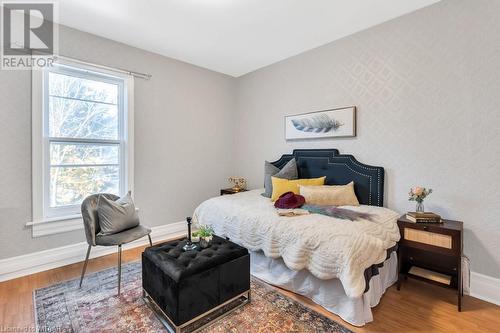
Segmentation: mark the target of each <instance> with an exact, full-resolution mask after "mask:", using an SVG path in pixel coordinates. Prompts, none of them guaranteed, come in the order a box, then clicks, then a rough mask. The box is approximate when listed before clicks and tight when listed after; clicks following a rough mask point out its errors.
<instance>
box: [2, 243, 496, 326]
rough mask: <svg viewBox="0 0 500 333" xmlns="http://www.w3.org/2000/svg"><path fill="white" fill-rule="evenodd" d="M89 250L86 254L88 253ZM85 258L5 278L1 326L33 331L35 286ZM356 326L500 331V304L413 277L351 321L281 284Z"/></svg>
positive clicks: (100, 265) (75, 269) (96, 263)
mask: <svg viewBox="0 0 500 333" xmlns="http://www.w3.org/2000/svg"><path fill="white" fill-rule="evenodd" d="M143 249H144V248H143V247H139V248H135V249H131V250H127V251H124V252H123V256H122V257H123V262H129V261H134V260H138V259H139V258H140V254H141V252H142V251H143ZM82 255H84V254H82ZM116 262H117V256H116V254H114V255H108V256H104V257H100V258H96V259H92V260H90V261H89V265H88V268H87V274H88V273H91V272H95V271H99V270H103V269H105V268H108V267H111V266H114V265H116ZM81 268H82V263H77V264H73V265H68V266H65V267H61V268H56V269H52V270H49V271H45V272H41V273H37V274H33V275H29V276H25V277H21V278H18V279H14V280H10V281H6V282H1V283H0V332H14V331H15V332H33V331H34V330H33V327H34V313H33V296H32V292H33V290H34V289H37V288H41V287H44V286H48V285H51V284H54V283H56V282H60V281H64V280H68V279H73V278H75V277H78V276H79V275H80V272H81ZM280 291H282V292H283V293H284V294H286V295H288V296H290V297H292V298H294V299H296V300H298V301H299V302H301V303H303V304H306V305H308V306H310V307H311V308H313V309H314V310H316V311H318V312H320V313H323V314H324V315H325V316H327V317H330V318H331V319H333V320H335V321H337V322H339V323H341V324H342V325H344V326H346V327H348V328H350V329H351V330H353V331H355V332H500V307H499V306H496V305H494V304H491V303H487V302H484V301H481V300H478V299H475V298H472V297H468V296H465V297H464V301H463V311H462V312H461V313H459V312H457V307H456V304H455V302H456V297H455V293H454V292H453V291H452V290H446V289H444V288H440V287H436V286H433V285H429V284H426V283H424V282H420V281H415V280H411V279H409V280H408V281H406V282H405V283H404V284H403V286H402V288H401V291H397V290H396V288H395V287H391V288H390V289H389V290H387V292H386V293H385V295H384V297H383V298H382V300H381V302H380V304H379V305H378V306H377V307H375V308H374V309H373V315H374V318H375V320H374V322H372V323H370V324H367V325H366V326H364V327H361V328H358V327H354V326H351V325H349V324H347V323H346V322H344V321H343V320H342V319H340V318H339V317H338V316H335V315H333V314H331V313H329V312H327V311H326V310H324V309H323V308H321V307H320V306H318V305H315V304H314V303H312V302H311V301H309V300H308V299H306V298H304V297H301V296H299V295H296V294H293V293H290V292H287V291H284V290H281V289H280Z"/></svg>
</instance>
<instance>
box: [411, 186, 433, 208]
mask: <svg viewBox="0 0 500 333" xmlns="http://www.w3.org/2000/svg"><path fill="white" fill-rule="evenodd" d="M431 193H432V189H431V188H430V189H426V188H425V187H422V186H415V187H412V188H411V189H410V193H408V195H409V198H408V200H409V201H416V202H417V205H416V208H415V210H416V212H417V213H424V212H425V209H424V199H425V198H426V197H427V196H428V195H429V194H431Z"/></svg>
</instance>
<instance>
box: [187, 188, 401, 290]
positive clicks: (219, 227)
mask: <svg viewBox="0 0 500 333" xmlns="http://www.w3.org/2000/svg"><path fill="white" fill-rule="evenodd" d="M261 192H262V191H260V192H259V190H253V191H247V192H242V193H238V194H233V195H224V196H220V197H215V198H212V199H209V200H207V201H205V202H203V203H201V204H200V206H198V208H196V210H195V212H194V215H193V218H194V222H195V224H196V223H198V224H204V225H206V224H210V225H212V227H213V228H214V230H215V233H216V234H217V235H219V236H223V237H228V238H229V239H231V241H233V242H235V243H237V244H240V245H242V246H244V247H246V248H247V249H248V250H250V251H262V252H263V253H264V255H266V256H267V257H269V258H273V259H277V258H282V259H283V262H284V263H285V265H286V266H287V267H288V268H290V269H291V270H295V271H300V270H303V269H307V270H308V271H309V272H310V273H311V274H312V275H314V276H315V277H317V278H319V279H322V280H328V279H334V278H338V279H339V280H340V281H341V283H342V286H343V287H344V290H345V292H346V294H347V296H349V297H359V296H361V295H363V292H364V290H365V277H364V271H365V269H366V268H368V267H370V266H371V265H374V264H380V263H382V262H384V261H385V259H386V257H387V249H389V248H391V247H393V246H394V245H395V244H396V242H397V241H399V237H400V235H399V229H398V226H397V218H398V217H399V214H398V213H396V212H394V211H392V210H390V209H387V208H384V207H375V206H366V205H361V206H357V207H355V206H349V207H345V208H346V209H348V210H351V211H356V212H360V213H362V214H355V216H356V218H357V220H356V221H350V220H349V219H345V218H339V217H335V216H326V215H321V214H307V215H301V216H294V217H286V216H279V215H278V214H276V208H275V207H274V205H273V203H272V202H271V200H269V199H268V198H264V197H262V196H261V195H260V193H261ZM341 212H342V214H340V215H341V216H342V217H345V216H350V217H351V218H354V216H353V215H352V214H346V212H345V211H341ZM365 213H366V214H369V215H370V216H371V217H370V220H368V219H366V218H365V217H368V215H365Z"/></svg>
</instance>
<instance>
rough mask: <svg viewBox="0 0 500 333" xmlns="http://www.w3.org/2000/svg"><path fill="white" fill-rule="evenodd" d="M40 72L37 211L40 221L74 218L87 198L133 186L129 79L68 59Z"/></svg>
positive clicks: (35, 128) (35, 171)
mask: <svg viewBox="0 0 500 333" xmlns="http://www.w3.org/2000/svg"><path fill="white" fill-rule="evenodd" d="M38 72H39V73H36V74H35V73H34V75H33V81H34V82H33V112H34V115H33V153H34V156H33V182H34V186H33V191H34V193H33V198H34V200H33V201H34V202H33V213H34V214H33V215H34V219H35V220H39V221H38V222H47V221H53V220H57V219H58V218H60V219H61V218H62V219H67V218H74V217H75V216H77V215H78V214H79V213H80V204H81V202H82V201H83V199H84V198H85V197H86V196H88V195H90V194H93V193H98V192H107V193H113V194H116V195H123V194H124V193H125V192H127V190H129V189H131V187H132V185H133V184H132V180H131V174H130V169H131V165H130V164H131V161H132V156H131V154H132V151H131V146H132V145H131V143H130V139H131V128H132V127H131V125H132V124H131V119H133V118H131V117H130V114H131V108H129V105H131V103H130V96H129V94H128V91H130V83H131V79H130V78H128V77H124V76H120V75H117V74H116V73H109V72H108V71H102V70H95V69H93V68H88V66H81V65H73V64H65V63H61V64H57V65H55V66H53V67H51V68H46V69H43V70H42V71H38ZM113 74H114V75H113ZM35 113H36V114H35ZM35 155H37V156H35ZM36 183H38V186H37V184H36ZM35 191H37V193H35ZM40 192H41V193H40ZM35 212H36V214H35ZM80 223H81V221H80ZM35 225H36V221H35Z"/></svg>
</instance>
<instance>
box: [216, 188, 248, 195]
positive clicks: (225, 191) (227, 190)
mask: <svg viewBox="0 0 500 333" xmlns="http://www.w3.org/2000/svg"><path fill="white" fill-rule="evenodd" d="M246 191H247V190H235V189H232V188H223V189H221V190H220V195H225V194H236V193H240V192H246Z"/></svg>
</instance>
